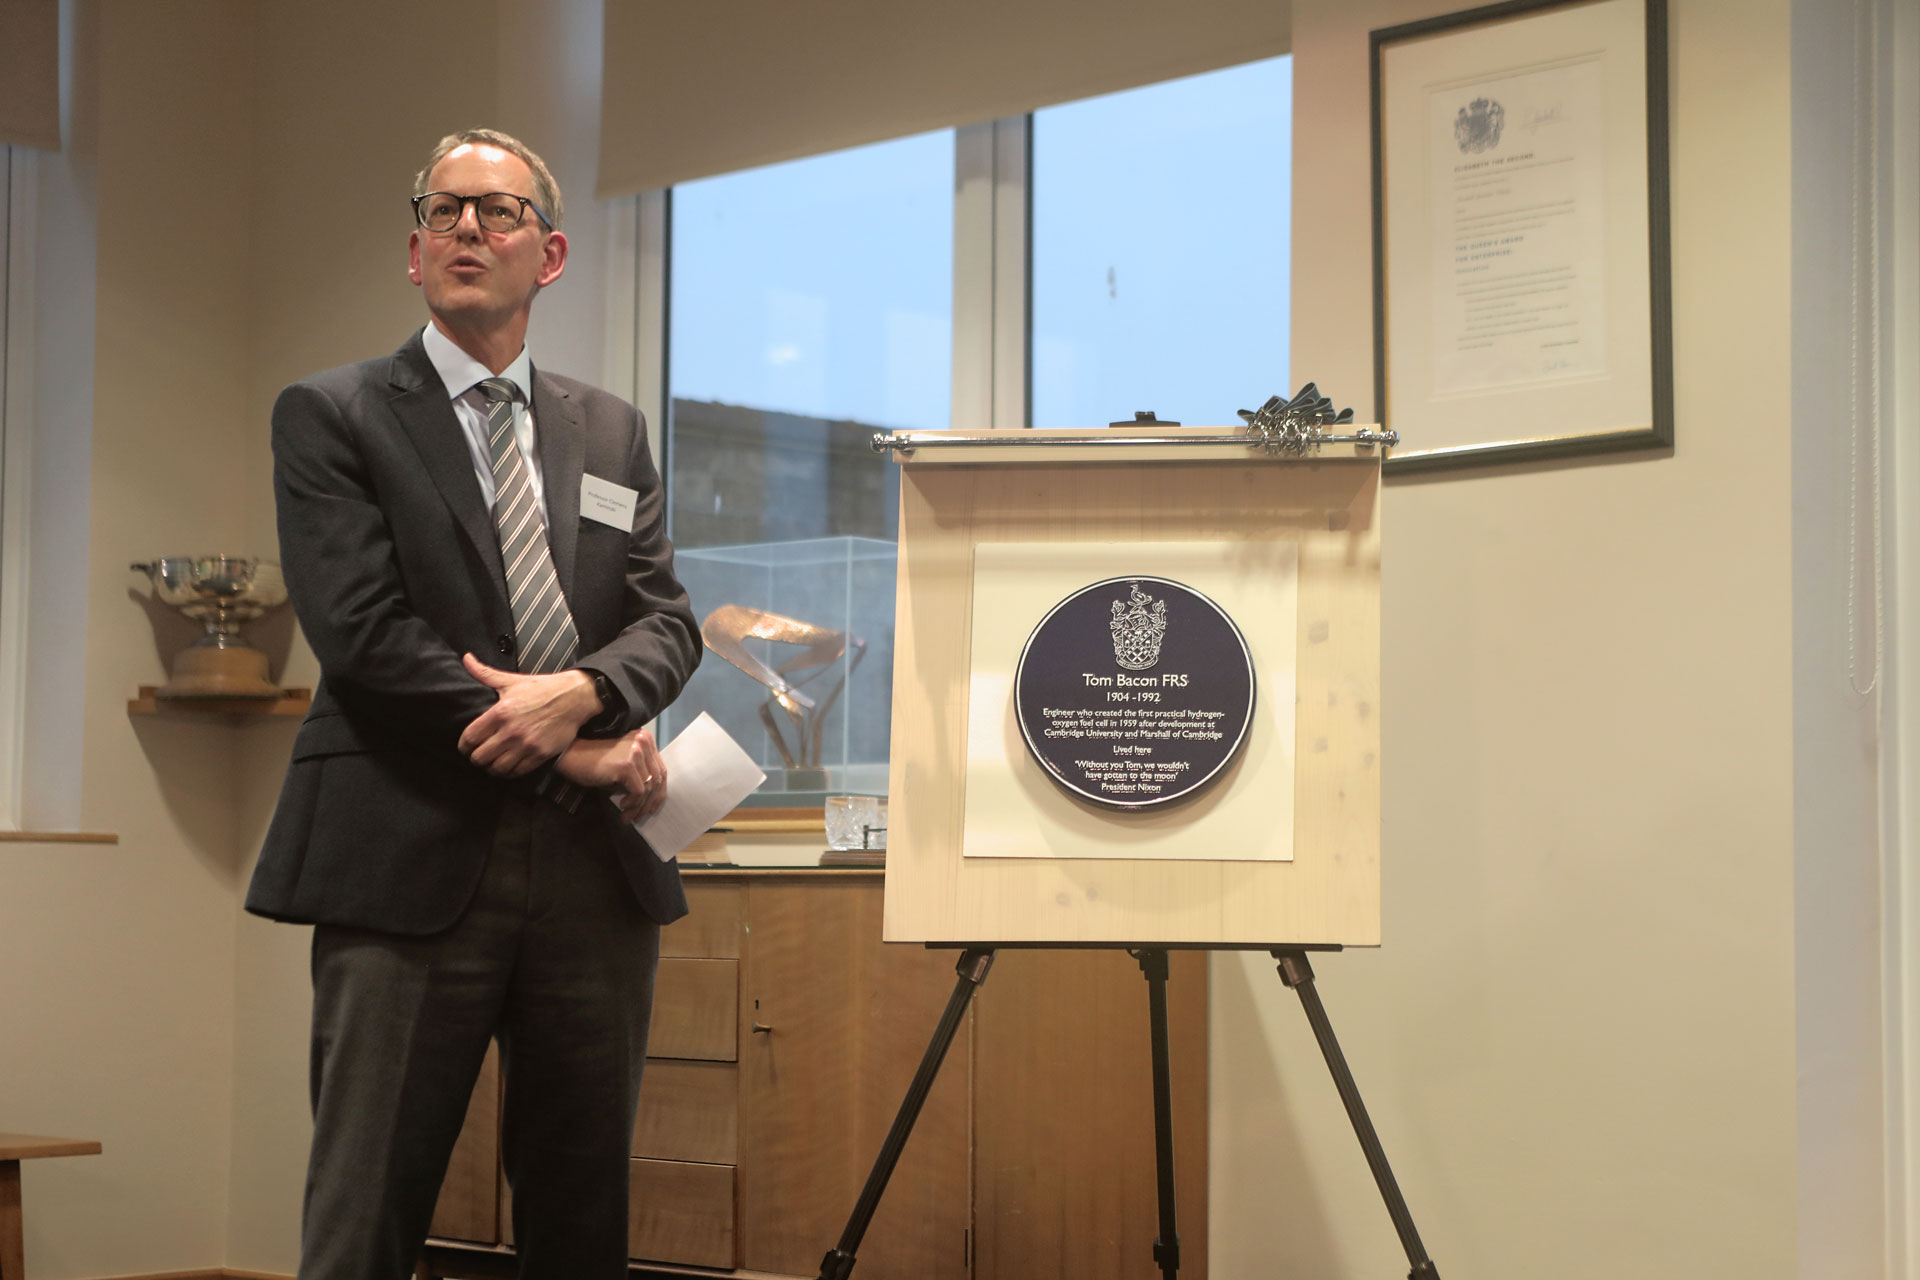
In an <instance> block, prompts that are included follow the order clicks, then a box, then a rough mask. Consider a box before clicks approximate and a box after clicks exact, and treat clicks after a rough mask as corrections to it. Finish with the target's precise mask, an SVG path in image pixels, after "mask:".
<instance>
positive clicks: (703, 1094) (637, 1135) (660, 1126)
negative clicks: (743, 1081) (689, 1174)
mask: <svg viewBox="0 0 1920 1280" xmlns="http://www.w3.org/2000/svg"><path fill="white" fill-rule="evenodd" d="M739 1139H740V1069H739V1066H738V1064H736V1063H732V1062H687V1061H679V1060H676V1059H672V1058H649V1059H648V1060H647V1070H646V1077H645V1082H644V1084H643V1085H642V1087H641V1090H640V1116H639V1119H638V1120H637V1121H636V1122H635V1124H634V1128H633V1154H634V1155H636V1156H643V1157H651V1158H653V1159H656V1160H691V1161H696V1162H699V1163H703V1164H733V1163H735V1161H736V1160H737V1158H738V1156H739V1152H740V1141H739Z"/></svg>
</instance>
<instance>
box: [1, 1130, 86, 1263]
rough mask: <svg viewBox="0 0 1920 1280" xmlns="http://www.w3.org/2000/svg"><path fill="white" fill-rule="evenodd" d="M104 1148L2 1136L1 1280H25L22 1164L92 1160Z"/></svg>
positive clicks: (80, 1142) (68, 1140)
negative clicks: (61, 1159)
mask: <svg viewBox="0 0 1920 1280" xmlns="http://www.w3.org/2000/svg"><path fill="white" fill-rule="evenodd" d="M98 1154H100V1144H99V1143H97V1142H87V1141H84V1140H82V1139H79V1138H40V1137H35V1136H34V1135H33V1134H30V1133H0V1280H25V1277H26V1266H27V1263H26V1246H25V1243H24V1232H23V1230H22V1218H21V1213H20V1162H21V1161H22V1160H39V1159H43V1158H45V1157H47V1156H92V1155H98Z"/></svg>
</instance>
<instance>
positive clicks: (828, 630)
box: [642, 58, 1292, 805]
mask: <svg viewBox="0 0 1920 1280" xmlns="http://www.w3.org/2000/svg"><path fill="white" fill-rule="evenodd" d="M1291 111H1292V61H1291V59H1289V58H1278V59H1272V60H1268V61H1264V62H1258V63H1250V64H1247V65H1246V66H1242V67H1232V68H1228V69H1226V70H1223V71H1219V72H1214V73H1210V74H1208V75H1202V76H1192V77H1188V78H1186V79H1182V80H1176V81H1169V82H1167V83H1164V84H1159V85H1152V86H1148V87H1145V88H1142V89H1137V90H1131V91H1129V92H1126V93H1119V94H1112V95H1108V96H1106V97H1102V98H1097V99H1089V100H1087V101H1085V102H1079V103H1070V104H1067V105H1064V106H1060V107H1055V108H1050V109H1047V110H1044V111H1041V112H1038V113H1036V114H1035V115H1033V116H1031V117H1022V118H1016V119H1012V120H1003V121H996V122H991V123H989V124H985V125H980V126H972V127H969V128H965V129H961V130H958V131H956V132H943V133H935V134H926V135H922V136H919V137H912V138H903V139H898V140H895V141H891V142H885V143H879V144H876V145H874V146H869V147H860V148H855V149H852V150H849V151H843V152H837V153H834V154H831V155H822V156H814V157H809V158H807V159H803V160H796V161H792V162H789V163H785V164H779V165H772V166H768V167H766V168H762V169H755V170H749V171H745V172H741V173H734V174H727V175H723V176H721V177H717V178H710V179H705V180H702V181H699V182H691V183H686V184H683V185H681V186H678V187H675V188H674V189H673V191H672V192H671V193H670V196H669V198H668V199H669V202H670V204H669V207H670V214H669V216H668V217H667V219H666V221H667V225H668V227H669V230H668V233H667V236H666V239H667V247H666V254H665V256H666V261H667V263H668V268H667V284H666V287H665V289H664V290H662V291H661V293H662V295H663V299H664V302H663V305H664V309H665V311H666V314H667V321H666V323H665V324H664V325H663V326H660V328H661V329H664V330H665V332H666V334H667V341H666V353H667V354H666V358H665V362H664V363H665V378H664V382H665V386H666V395H665V401H666V405H665V407H666V419H667V423H666V431H665V444H664V448H663V457H664V465H663V471H664V472H665V474H666V479H667V497H668V511H669V530H670V532H671V534H672V536H673V539H674V545H675V549H676V552H677V556H678V559H677V564H678V567H679V569H680V571H681V577H682V578H683V580H684V581H685V582H686V584H687V587H688V590H689V592H690V593H691V594H692V596H693V602H694V610H695V613H696V614H697V615H698V616H699V618H700V619H701V621H702V622H703V624H705V625H706V627H707V638H708V641H709V649H710V652H709V655H708V659H707V661H706V662H704V663H703V664H702V666H701V668H700V670H699V671H697V672H696V673H695V675H694V678H693V681H692V682H691V683H690V684H689V686H688V688H687V691H686V692H685V693H684V694H683V695H682V696H681V698H680V700H679V701H678V702H677V703H676V704H675V705H674V707H673V708H671V709H670V711H669V712H668V713H667V714H666V715H665V716H664V717H663V721H664V723H663V726H662V730H663V733H662V736H663V738H671V737H672V735H673V734H674V733H675V732H676V731H677V730H678V729H679V728H680V727H682V726H684V725H685V724H686V723H688V722H689V721H690V720H691V719H692V718H693V717H695V716H697V715H698V714H700V713H701V712H702V711H707V712H711V713H712V715H713V716H714V718H715V719H716V720H718V721H719V722H720V723H721V724H722V725H724V726H725V727H726V728H727V730H728V731H729V732H730V733H732V734H733V736H734V737H735V738H736V739H738V740H739V741H740V743H741V744H742V745H743V746H745V747H746V748H747V749H748V750H749V751H750V752H754V753H756V755H757V758H758V759H759V761H760V763H761V765H762V767H763V768H765V769H766V770H767V772H768V775H769V781H768V784H767V786H766V787H765V788H763V789H762V792H761V793H760V795H759V796H757V797H756V798H755V803H759V804H768V805H783V804H790V805H802V804H805V805H818V804H819V803H820V798H821V797H822V796H823V795H824V794H827V793H833V792H852V793H869V794H876V795H879V794H884V793H885V791H886V788H887V734H888V731H889V725H890V721H891V694H892V630H893V603H894V601H893V585H894V555H893V544H894V538H895V534H896V530H897V521H898V488H899V481H898V473H897V471H896V469H895V468H894V467H893V466H892V464H891V463H890V462H889V461H887V460H886V459H885V458H883V457H882V456H881V455H878V454H875V453H873V452H872V450H871V447H870V443H869V442H870V438H871V436H872V433H873V432H874V430H875V429H895V430H902V429H904V430H916V431H925V430H938V429H942V428H946V427H948V426H949V425H952V426H955V427H960V428H962V429H975V428H978V427H983V426H987V425H992V426H999V427H1019V426H1043V427H1045V426H1095V425H1102V424H1105V423H1106V422H1108V421H1110V420H1114V419H1124V418H1127V417H1130V416H1131V414H1132V412H1133V411H1134V410H1139V409H1153V410H1156V411H1157V412H1158V413H1159V414H1160V416H1161V417H1162V418H1163V419H1171V420H1178V421H1182V422H1188V423H1195V424H1229V423H1232V422H1233V421H1234V416H1233V411H1234V410H1235V409H1236V408H1240V407H1254V406H1257V405H1258V404H1260V403H1261V402H1262V401H1264V400H1265V399H1266V398H1267V397H1268V396H1270V395H1272V394H1275V393H1277V392H1283V391H1287V390H1289V389H1290V388H1289V387H1288V386H1287V341H1288V332H1287V314H1288V250H1289V209H1288V201H1289V196H1290V168H1291V160H1290V155H1291ZM1029 316H1030V317H1031V319H1030V322H1029ZM658 331H660V330H659V329H656V328H655V327H654V326H650V325H645V324H643V325H642V332H658ZM729 607H730V608H729ZM769 615H772V617H769ZM781 620H786V621H781ZM782 628H785V629H786V635H787V639H786V640H785V641H784V642H783V641H781V640H776V639H771V638H769V636H770V635H771V634H773V633H775V632H779V631H780V630H781V629H782ZM783 681H786V682H792V683H793V684H795V685H796V686H797V688H798V691H799V693H800V694H801V695H802V696H804V697H805V698H807V699H808V701H809V702H810V703H811V706H805V705H799V704H798V703H797V702H795V703H792V704H790V705H784V706H783V705H782V702H781V699H780V698H778V697H775V696H773V694H772V693H771V690H772V689H773V688H777V687H779V686H781V684H782V682H783Z"/></svg>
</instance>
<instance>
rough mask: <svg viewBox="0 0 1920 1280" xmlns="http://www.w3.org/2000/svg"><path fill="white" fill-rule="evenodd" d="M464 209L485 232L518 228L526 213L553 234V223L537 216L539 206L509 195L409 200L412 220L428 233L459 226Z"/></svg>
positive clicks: (432, 195) (445, 194) (433, 194)
mask: <svg viewBox="0 0 1920 1280" xmlns="http://www.w3.org/2000/svg"><path fill="white" fill-rule="evenodd" d="M468 205H472V206H473V210H474V216H475V217H476V218H477V219H478V220H479V223H480V226H481V229H482V230H485V231H511V230H513V229H514V228H515V227H517V226H519V225H520V220H521V219H522V218H524V217H526V216H527V210H529V209H531V210H533V211H534V213H536V214H538V215H539V217H540V221H542V222H544V223H546V225H547V230H549V231H551V230H553V220H552V219H551V218H549V217H547V215H546V214H545V213H543V212H541V209H540V206H539V205H537V204H535V203H534V202H533V201H531V200H529V199H527V198H526V197H525V196H516V195H514V194H513V193H512V192H511V191H489V192H487V193H486V194H485V195H478V196H457V195H455V194H453V192H451V191H429V192H427V194H425V195H423V196H415V197H414V198H413V216H414V217H415V218H416V219H418V220H419V222H420V225H421V226H422V227H424V228H426V229H427V230H428V231H443V232H444V231H451V230H453V229H454V228H455V227H457V226H459V225H460V219H461V217H462V216H463V215H465V213H466V211H467V206H468Z"/></svg>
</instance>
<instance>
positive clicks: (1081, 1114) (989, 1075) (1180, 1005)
mask: <svg viewBox="0 0 1920 1280" xmlns="http://www.w3.org/2000/svg"><path fill="white" fill-rule="evenodd" d="M1167 1023H1168V1028H1167V1043H1168V1048H1169V1051H1170V1055H1169V1056H1170V1057H1171V1060H1172V1061H1171V1066H1172V1072H1171V1074H1172V1086H1173V1129H1174V1135H1173V1165H1174V1204H1175V1207H1176V1209H1177V1210H1178V1219H1179V1233H1180V1275H1181V1277H1182V1280H1189V1278H1190V1280H1205V1278H1206V1274H1207V956H1206V953H1205V952H1195V951H1176V952H1174V953H1173V956H1172V973H1171V977H1170V980H1169V981H1168V983H1167ZM974 1045H975V1049H974V1086H975V1094H974V1099H975V1100H974V1137H975V1142H976V1144H977V1146H976V1151H975V1157H976V1161H977V1166H976V1167H977V1168H978V1170H979V1175H978V1177H977V1178H976V1180H975V1183H974V1191H975V1196H976V1205H975V1207H976V1212H977V1221H978V1231H977V1233H976V1237H977V1238H976V1243H975V1258H974V1276H975V1277H976V1280H1026V1278H1027V1277H1031V1276H1047V1277H1049V1280H1153V1278H1154V1277H1157V1276H1158V1275H1159V1274H1160V1268H1159V1267H1158V1266H1156V1265H1155V1264H1154V1261H1153V1239H1154V1236H1155V1235H1157V1234H1158V1231H1159V1194H1158V1187H1157V1183H1156V1178H1155V1166H1154V1142H1153V1052H1152V1037H1151V1035H1150V1033H1149V1030H1148V1017H1147V980H1146V978H1145V976H1144V975H1142V973H1141V972H1140V966H1139V965H1138V964H1137V963H1135V961H1134V960H1133V959H1132V957H1130V956H1128V955H1126V954H1125V953H1124V952H1120V951H1110V950H1100V951H1091V950H1090V951H1073V950H1062V951H1051V950H1047V951H1021V950H1018V949H1013V948H1009V949H1007V950H1005V951H1001V952H999V953H998V954H997V955H996V957H995V959H994V966H993V973H992V975H991V976H990V977H988V979H987V982H986V985H985V986H984V987H982V988H981V991H980V994H979V996H978V997H976V998H975V1000H974ZM863 1264H864V1259H863Z"/></svg>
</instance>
